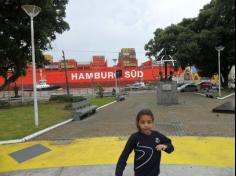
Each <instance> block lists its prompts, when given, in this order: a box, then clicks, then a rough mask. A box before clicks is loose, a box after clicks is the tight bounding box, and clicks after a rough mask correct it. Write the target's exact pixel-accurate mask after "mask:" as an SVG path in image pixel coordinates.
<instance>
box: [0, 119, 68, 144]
mask: <svg viewBox="0 0 236 176" xmlns="http://www.w3.org/2000/svg"><path fill="white" fill-rule="evenodd" d="M71 121H72V119H69V120H67V121H64V122H61V123H58V124H56V125H53V126H51V127H49V128H46V129H43V130H41V131H38V132H36V133H33V134H31V135H29V136H26V137H23V138H22V139H16V140H8V141H0V145H1V144H15V143H20V142H25V141H27V140H30V139H33V138H35V137H37V136H39V135H41V134H44V133H46V132H48V131H50V130H52V129H54V128H57V127H59V126H62V125H65V124H67V123H69V122H71Z"/></svg>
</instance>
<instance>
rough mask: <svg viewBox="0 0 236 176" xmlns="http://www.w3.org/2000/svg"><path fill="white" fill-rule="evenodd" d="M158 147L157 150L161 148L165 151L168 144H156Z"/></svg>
mask: <svg viewBox="0 0 236 176" xmlns="http://www.w3.org/2000/svg"><path fill="white" fill-rule="evenodd" d="M156 149H157V151H161V150H164V151H165V150H166V149H167V146H166V145H164V144H160V145H157V146H156Z"/></svg>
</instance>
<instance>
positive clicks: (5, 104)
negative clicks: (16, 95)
mask: <svg viewBox="0 0 236 176" xmlns="http://www.w3.org/2000/svg"><path fill="white" fill-rule="evenodd" d="M0 108H10V103H9V102H8V101H2V100H0Z"/></svg>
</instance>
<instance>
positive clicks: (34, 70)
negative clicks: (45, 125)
mask: <svg viewBox="0 0 236 176" xmlns="http://www.w3.org/2000/svg"><path fill="white" fill-rule="evenodd" d="M30 21H31V44H32V60H33V87H34V121H35V126H36V127H38V126H39V119H38V101H37V88H36V84H37V82H36V67H35V46H34V18H33V17H32V16H31V17H30Z"/></svg>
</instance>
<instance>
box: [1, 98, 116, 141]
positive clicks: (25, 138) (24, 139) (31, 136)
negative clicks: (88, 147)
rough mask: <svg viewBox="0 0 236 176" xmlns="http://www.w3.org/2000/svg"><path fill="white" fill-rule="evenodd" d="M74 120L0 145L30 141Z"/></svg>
mask: <svg viewBox="0 0 236 176" xmlns="http://www.w3.org/2000/svg"><path fill="white" fill-rule="evenodd" d="M114 103H116V101H113V102H111V103H108V104H106V105H103V106H101V107H99V108H97V110H100V109H102V108H105V107H107V106H109V105H112V104H114ZM72 120H73V119H69V120H66V121H64V122H61V123H58V124H56V125H53V126H51V127H49V128H46V129H43V130H40V131H38V132H36V133H33V134H31V135H28V136H25V137H23V138H22V139H15V140H7V141H0V145H4V144H15V143H21V142H25V141H28V140H30V139H33V138H35V137H37V136H39V135H41V134H44V133H46V132H48V131H51V130H53V129H55V128H57V127H60V126H62V125H65V124H67V123H69V122H71V121H72Z"/></svg>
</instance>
